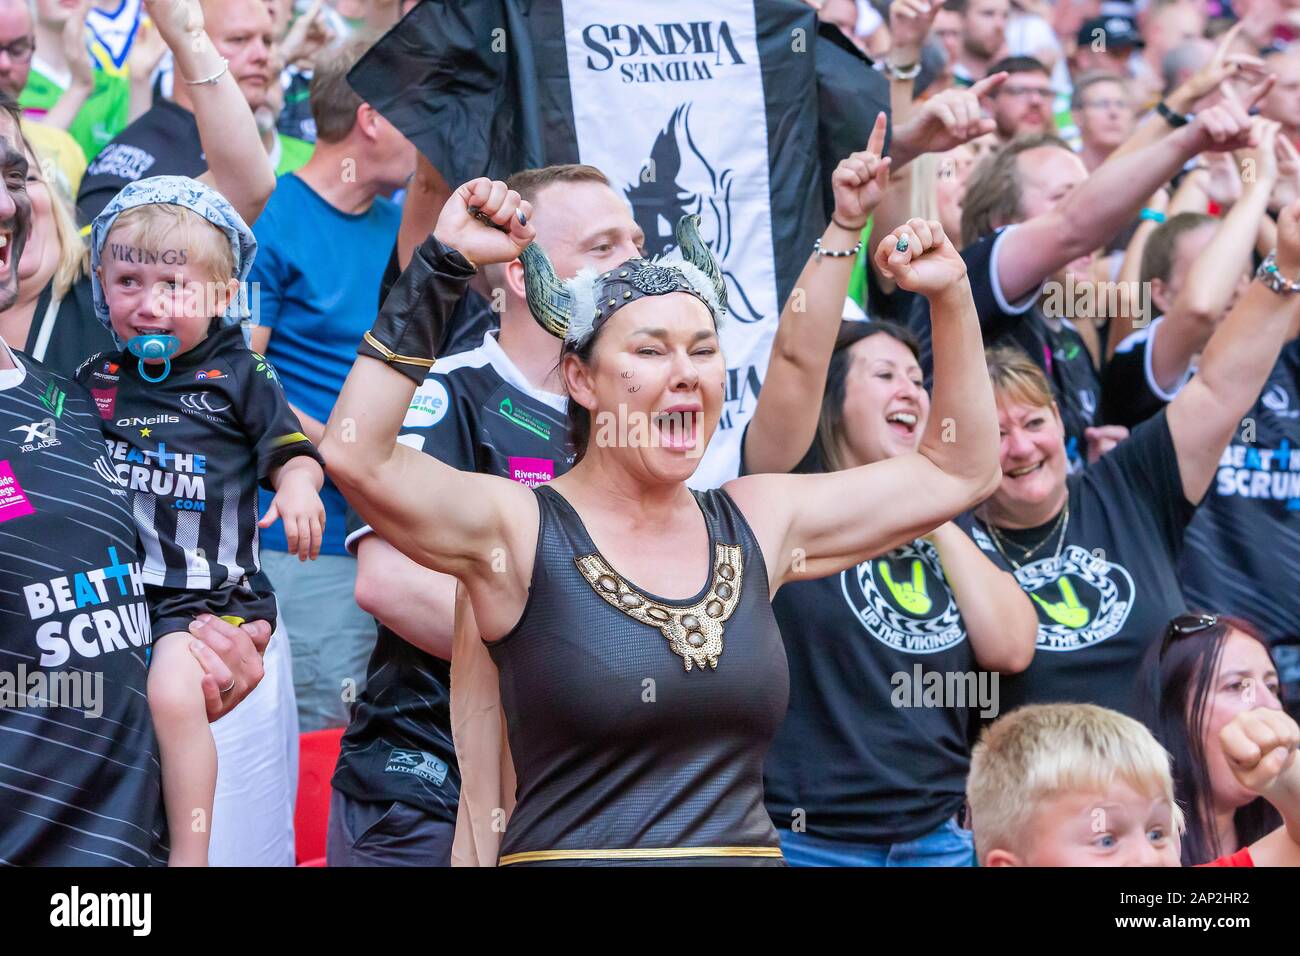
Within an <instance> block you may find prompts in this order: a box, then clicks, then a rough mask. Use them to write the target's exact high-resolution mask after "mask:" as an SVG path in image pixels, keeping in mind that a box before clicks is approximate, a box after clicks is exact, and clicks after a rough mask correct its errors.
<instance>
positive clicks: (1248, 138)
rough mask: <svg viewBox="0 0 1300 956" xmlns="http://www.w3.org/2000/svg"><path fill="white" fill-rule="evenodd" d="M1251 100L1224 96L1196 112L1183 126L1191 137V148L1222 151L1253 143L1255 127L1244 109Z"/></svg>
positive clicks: (1242, 147) (1244, 147)
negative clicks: (1189, 121)
mask: <svg viewBox="0 0 1300 956" xmlns="http://www.w3.org/2000/svg"><path fill="white" fill-rule="evenodd" d="M1251 106H1254V103H1253V102H1252V103H1246V102H1238V101H1237V100H1236V98H1235V97H1224V99H1223V102H1221V103H1219V104H1217V105H1216V106H1211V107H1209V108H1208V109H1204V110H1202V111H1201V112H1199V113H1197V114H1196V119H1194V120H1192V122H1191V124H1190V125H1189V126H1187V127H1185V129H1187V130H1188V131H1189V134H1190V135H1191V136H1192V137H1193V143H1194V144H1195V149H1194V150H1193V152H1196V153H1202V152H1212V153H1224V152H1231V151H1233V150H1236V149H1247V148H1249V147H1252V146H1254V145H1255V138H1254V130H1253V129H1252V126H1251V119H1250V114H1249V113H1248V112H1247V110H1249V109H1250V107H1251Z"/></svg>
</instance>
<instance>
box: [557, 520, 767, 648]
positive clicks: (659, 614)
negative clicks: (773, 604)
mask: <svg viewBox="0 0 1300 956" xmlns="http://www.w3.org/2000/svg"><path fill="white" fill-rule="evenodd" d="M574 563H575V564H577V566H578V570H579V571H581V572H582V576H583V577H584V578H586V579H587V583H588V584H590V585H591V589H592V590H593V591H595V592H596V593H597V594H599V595H600V596H601V597H602V598H604V599H605V601H606V602H607V603H609V604H611V605H612V606H614V607H616V608H618V609H619V610H620V611H622V612H623V613H624V614H626V615H627V616H628V617H630V618H633V619H634V620H637V621H640V622H641V623H642V624H648V625H650V626H651V627H655V628H658V629H659V632H660V633H661V634H663V636H664V638H665V640H667V641H668V647H669V648H670V649H671V650H672V652H673V653H674V654H676V655H677V656H678V657H680V658H681V659H682V663H683V664H684V665H685V667H686V671H687V673H689V672H690V670H691V668H692V667H698V668H700V670H704V665H705V664H708V665H709V667H711V668H713V669H714V670H717V667H718V658H719V657H721V656H722V631H723V624H724V623H725V622H726V621H727V619H728V618H730V617H731V615H732V613H733V612H734V611H735V610H736V605H737V604H738V603H739V602H740V588H741V585H742V583H743V578H744V573H745V565H744V556H743V552H742V550H741V548H740V547H739V546H738V545H734V544H716V545H714V560H713V578H712V580H711V581H710V583H709V590H708V593H707V594H705V595H704V597H703V598H702V599H701V600H699V601H696V602H695V603H694V604H690V605H675V604H664V603H662V602H660V601H655V600H652V599H650V598H649V597H647V596H646V595H645V594H643V593H642V592H641V591H638V590H637V589H636V588H634V587H633V586H632V585H631V584H629V583H628V582H627V580H626V579H625V578H623V577H622V575H620V574H619V573H618V572H617V571H615V570H614V569H613V568H611V567H610V566H609V562H607V561H606V560H605V559H604V558H602V557H601V556H600V555H599V554H587V555H583V556H581V557H578V558H574Z"/></svg>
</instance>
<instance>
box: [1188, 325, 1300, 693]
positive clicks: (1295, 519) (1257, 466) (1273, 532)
mask: <svg viewBox="0 0 1300 956" xmlns="http://www.w3.org/2000/svg"><path fill="white" fill-rule="evenodd" d="M1182 575H1183V592H1184V594H1185V595H1186V597H1187V601H1188V603H1189V604H1190V605H1192V606H1193V607H1195V608H1199V609H1204V610H1208V611H1216V612H1219V613H1224V614H1234V615H1236V616H1238V617H1243V618H1245V619H1247V620H1249V621H1251V622H1252V623H1254V624H1255V625H1256V626H1257V627H1259V628H1260V630H1261V631H1263V633H1264V635H1265V636H1266V637H1267V638H1268V639H1269V641H1270V643H1271V644H1272V646H1273V654H1274V657H1275V658H1276V660H1277V665H1278V670H1279V672H1280V675H1281V678H1282V682H1283V684H1284V685H1285V690H1286V693H1287V696H1288V706H1290V707H1292V709H1293V710H1296V709H1297V707H1296V705H1300V340H1293V341H1292V342H1290V343H1289V344H1288V345H1287V346H1286V347H1285V348H1284V349H1283V350H1282V353H1281V355H1280V356H1279V357H1278V360H1277V363H1276V364H1275V365H1274V366H1273V371H1272V373H1271V374H1270V375H1269V379H1268V383H1267V384H1266V385H1265V386H1264V389H1263V391H1262V392H1261V393H1260V397H1259V400H1258V401H1256V402H1255V405H1254V407H1253V408H1252V409H1251V410H1250V412H1249V413H1247V415H1246V416H1245V418H1243V419H1242V423H1241V426H1240V427H1239V428H1238V429H1237V432H1236V434H1234V435H1233V437H1232V442H1231V443H1230V444H1229V445H1228V447H1227V448H1226V449H1225V450H1224V452H1223V455H1222V457H1221V458H1220V459H1219V469H1218V472H1217V473H1216V475H1215V477H1214V481H1213V482H1211V484H1210V488H1209V491H1207V492H1206V495H1205V500H1204V501H1202V502H1201V506H1200V508H1199V509H1198V510H1197V515H1196V518H1195V520H1194V521H1192V523H1191V526H1190V527H1189V528H1188V529H1187V550H1186V551H1185V552H1184V554H1183V564H1182Z"/></svg>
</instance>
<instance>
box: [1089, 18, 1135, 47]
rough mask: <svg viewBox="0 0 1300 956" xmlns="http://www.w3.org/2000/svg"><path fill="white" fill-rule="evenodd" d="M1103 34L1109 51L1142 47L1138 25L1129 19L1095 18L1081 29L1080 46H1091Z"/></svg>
mask: <svg viewBox="0 0 1300 956" xmlns="http://www.w3.org/2000/svg"><path fill="white" fill-rule="evenodd" d="M1098 34H1101V35H1102V36H1103V37H1104V39H1105V43H1106V47H1107V48H1108V49H1117V50H1119V49H1123V48H1124V47H1134V46H1141V45H1142V34H1141V33H1139V32H1138V28H1137V24H1136V23H1135V22H1134V21H1132V20H1130V19H1129V18H1128V17H1093V18H1092V19H1091V20H1088V21H1085V22H1084V24H1083V26H1081V27H1080V28H1079V37H1078V42H1079V46H1089V45H1091V44H1092V42H1093V40H1095V39H1096V38H1097V36H1098Z"/></svg>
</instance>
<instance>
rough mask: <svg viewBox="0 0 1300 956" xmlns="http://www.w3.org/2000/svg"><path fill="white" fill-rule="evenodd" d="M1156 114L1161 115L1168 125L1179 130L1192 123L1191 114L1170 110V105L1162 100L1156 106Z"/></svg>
mask: <svg viewBox="0 0 1300 956" xmlns="http://www.w3.org/2000/svg"><path fill="white" fill-rule="evenodd" d="M1156 112H1157V113H1159V114H1160V115H1161V116H1162V117H1164V120H1165V122H1166V123H1168V124H1169V125H1170V126H1172V127H1173V128H1174V129H1177V128H1178V127H1180V126H1186V125H1187V124H1188V123H1190V122H1191V121H1192V114H1191V113H1175V112H1174V111H1173V110H1171V109H1170V108H1169V104H1168V103H1166V102H1165V101H1164V100H1161V101H1160V102H1159V103H1157V104H1156Z"/></svg>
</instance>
